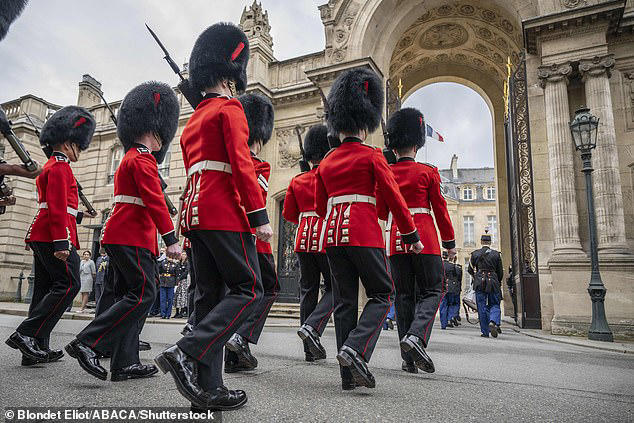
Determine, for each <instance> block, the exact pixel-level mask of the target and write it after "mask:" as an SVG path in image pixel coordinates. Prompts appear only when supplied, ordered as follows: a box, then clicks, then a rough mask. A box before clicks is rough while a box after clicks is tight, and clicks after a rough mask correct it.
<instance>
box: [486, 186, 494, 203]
mask: <svg viewBox="0 0 634 423" xmlns="http://www.w3.org/2000/svg"><path fill="white" fill-rule="evenodd" d="M484 198H485V199H486V200H495V187H486V188H484Z"/></svg>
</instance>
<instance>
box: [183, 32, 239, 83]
mask: <svg viewBox="0 0 634 423" xmlns="http://www.w3.org/2000/svg"><path fill="white" fill-rule="evenodd" d="M248 61H249V41H248V40H247V36H246V35H245V33H244V32H242V30H241V29H240V28H238V27H237V26H236V25H234V24H232V23H229V22H221V23H217V24H214V25H212V26H210V27H209V28H207V29H206V30H204V31H203V32H202V34H200V36H198V39H197V40H196V43H195V44H194V48H193V49H192V54H191V56H190V57H189V79H190V81H191V83H192V85H193V87H194V88H195V89H197V90H198V91H204V90H205V88H208V87H212V86H214V85H216V84H217V83H218V82H220V81H221V80H222V79H223V78H228V79H231V80H233V81H234V82H235V83H236V89H237V90H238V91H239V92H242V91H244V90H245V89H246V87H247V63H248Z"/></svg>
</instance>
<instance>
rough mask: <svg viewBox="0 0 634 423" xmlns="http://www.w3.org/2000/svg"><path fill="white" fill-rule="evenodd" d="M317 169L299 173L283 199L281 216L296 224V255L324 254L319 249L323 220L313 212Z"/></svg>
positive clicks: (292, 180)
mask: <svg viewBox="0 0 634 423" xmlns="http://www.w3.org/2000/svg"><path fill="white" fill-rule="evenodd" d="M316 173H317V168H314V169H312V170H310V171H308V172H304V173H300V174H299V175H297V176H295V177H294V178H293V179H291V183H290V184H289V185H288V189H287V190H286V197H285V198H284V211H283V212H282V216H284V219H286V220H288V221H289V222H293V223H295V224H297V225H298V226H297V233H296V235H295V252H296V253H324V252H325V251H324V250H323V248H322V249H321V250H320V249H319V237H320V235H321V228H322V225H323V223H324V219H322V218H320V217H319V216H317V213H316V212H315V184H316V182H317V176H316Z"/></svg>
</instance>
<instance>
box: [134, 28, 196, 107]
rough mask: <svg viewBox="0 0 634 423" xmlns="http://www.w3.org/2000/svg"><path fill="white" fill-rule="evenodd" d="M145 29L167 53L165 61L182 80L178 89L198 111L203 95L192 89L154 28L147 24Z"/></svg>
mask: <svg viewBox="0 0 634 423" xmlns="http://www.w3.org/2000/svg"><path fill="white" fill-rule="evenodd" d="M145 27H146V28H147V30H148V31H150V34H151V35H152V38H154V40H155V41H156V43H157V44H158V45H159V47H160V48H161V50H163V53H165V57H163V59H165V60H166V61H167V64H168V65H170V67H171V68H172V70H173V71H174V73H175V74H176V75H178V77H179V78H180V82H179V83H178V85H177V87H178V89H179V90H180V92H181V93H183V96H185V99H186V100H187V102H188V103H189V104H190V105H191V106H192V108H194V109H196V106H198V104H199V103H200V102H201V101H202V99H203V96H202V95H201V93H200V92H198V91H196V90H195V89H194V87H192V85H191V83H190V82H189V79H187V78H185V77H184V76H183V73H182V72H181V70H180V68H179V67H178V65H177V64H176V62H174V60H172V57H171V56H170V54H169V52H168V51H167V49H166V48H165V46H164V45H163V43H162V42H161V40H159V37H158V36H157V35H156V34H155V33H154V31H152V28H150V27H149V26H148V24H145Z"/></svg>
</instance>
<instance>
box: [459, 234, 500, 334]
mask: <svg viewBox="0 0 634 423" xmlns="http://www.w3.org/2000/svg"><path fill="white" fill-rule="evenodd" d="M480 242H481V243H482V248H480V249H479V250H476V251H474V252H473V253H471V259H470V260H469V268H468V270H467V271H468V272H469V274H470V275H471V276H472V277H473V289H474V290H475V292H476V302H477V304H478V319H479V320H480V331H481V332H482V335H481V336H482V337H484V338H488V337H489V333H490V334H491V336H492V337H494V338H497V336H498V334H499V333H500V317H501V316H500V301H501V300H502V287H501V281H502V278H503V277H504V268H503V267H502V256H501V254H500V253H499V252H498V251H495V250H493V249H491V235H490V234H488V233H485V234H484V235H482V237H481V238H480Z"/></svg>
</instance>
